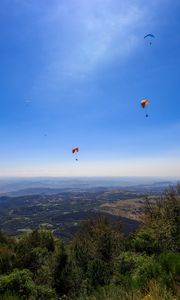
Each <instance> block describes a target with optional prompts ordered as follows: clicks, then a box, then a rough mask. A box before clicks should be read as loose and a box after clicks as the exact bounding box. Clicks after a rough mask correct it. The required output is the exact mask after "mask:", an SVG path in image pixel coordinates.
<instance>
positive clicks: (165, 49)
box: [0, 0, 180, 176]
mask: <svg viewBox="0 0 180 300" xmlns="http://www.w3.org/2000/svg"><path fill="white" fill-rule="evenodd" d="M0 33H1V35H0V36H1V38H0V60H1V61H0V66H1V67H0V101H1V108H0V141H1V144H0V145H1V146H0V176H2V175H7V176H8V175H13V176H16V175H19V176H21V175H23V176H26V175H27V176H39V175H40V176H43V175H47V176H49V175H53V176H54V175H56V176H58V175H62V176H75V175H77V176H78V175H81V176H82V175H86V176H93V175H96V176H97V175H99V176H110V175H122V176H123V175H126V176H127V175H130V176H132V175H136V176H137V175H140V176H142V175H146V176H161V175H164V176H179V175H180V2H179V0H177V1H176V0H173V1H172V0H147V1H144V0H126V1H124V0H51V1H49V0H26V1H25V0H1V1H0ZM148 33H153V34H154V35H155V39H153V43H152V45H149V42H148V41H147V39H146V40H145V39H144V36H145V35H146V34H148ZM144 97H145V98H148V99H149V100H150V101H151V104H150V105H149V109H148V110H149V112H148V113H149V117H148V118H146V117H145V114H144V111H143V109H142V108H141V106H140V101H141V99H142V98H144ZM72 147H79V148H80V152H79V154H78V158H79V161H78V162H76V161H75V159H74V158H73V155H72V153H71V148H72Z"/></svg>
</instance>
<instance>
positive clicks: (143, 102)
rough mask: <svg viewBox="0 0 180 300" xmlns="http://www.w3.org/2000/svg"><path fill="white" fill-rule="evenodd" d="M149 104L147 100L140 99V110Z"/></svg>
mask: <svg viewBox="0 0 180 300" xmlns="http://www.w3.org/2000/svg"><path fill="white" fill-rule="evenodd" d="M148 104H150V101H149V100H148V99H142V100H141V106H142V108H145V107H146V105H148Z"/></svg>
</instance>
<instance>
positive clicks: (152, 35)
mask: <svg viewBox="0 0 180 300" xmlns="http://www.w3.org/2000/svg"><path fill="white" fill-rule="evenodd" d="M148 37H151V38H155V35H154V34H152V33H148V34H146V35H145V36H144V39H146V38H148Z"/></svg>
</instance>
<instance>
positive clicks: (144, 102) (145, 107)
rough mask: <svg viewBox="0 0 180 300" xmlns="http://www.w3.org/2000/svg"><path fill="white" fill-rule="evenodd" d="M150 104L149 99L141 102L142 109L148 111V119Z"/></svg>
mask: <svg viewBox="0 0 180 300" xmlns="http://www.w3.org/2000/svg"><path fill="white" fill-rule="evenodd" d="M149 104H150V101H149V100H148V99H142V100H141V107H142V108H143V109H145V110H146V118H147V117H148V114H147V105H149Z"/></svg>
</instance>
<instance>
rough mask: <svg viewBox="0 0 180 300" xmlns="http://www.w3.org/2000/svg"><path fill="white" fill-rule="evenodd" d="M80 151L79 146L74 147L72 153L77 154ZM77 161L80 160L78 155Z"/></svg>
mask: <svg viewBox="0 0 180 300" xmlns="http://www.w3.org/2000/svg"><path fill="white" fill-rule="evenodd" d="M78 152H79V148H73V149H72V153H73V154H76V153H78ZM76 161H78V158H77V157H76Z"/></svg>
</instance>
